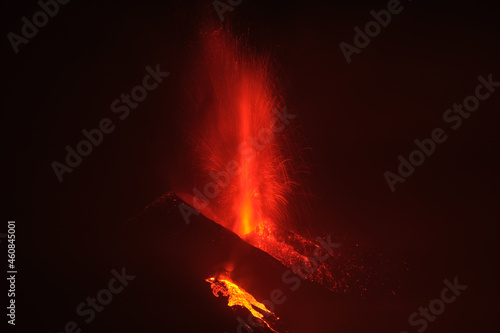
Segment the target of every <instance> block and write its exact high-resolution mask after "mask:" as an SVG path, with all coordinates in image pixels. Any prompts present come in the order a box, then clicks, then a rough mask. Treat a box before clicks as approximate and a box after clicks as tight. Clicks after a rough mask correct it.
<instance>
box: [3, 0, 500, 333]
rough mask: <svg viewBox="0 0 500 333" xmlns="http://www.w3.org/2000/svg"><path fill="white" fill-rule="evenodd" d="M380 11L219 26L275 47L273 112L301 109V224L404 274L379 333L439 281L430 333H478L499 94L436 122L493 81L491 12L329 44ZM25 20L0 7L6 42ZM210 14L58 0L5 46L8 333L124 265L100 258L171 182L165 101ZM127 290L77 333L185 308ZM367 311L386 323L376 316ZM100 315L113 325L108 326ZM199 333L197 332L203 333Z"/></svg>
mask: <svg viewBox="0 0 500 333" xmlns="http://www.w3.org/2000/svg"><path fill="white" fill-rule="evenodd" d="M386 4H387V2H385V1H377V2H370V3H360V2H352V1H351V2H348V1H345V2H338V1H336V2H334V3H331V2H326V1H316V2H310V3H308V2H303V1H301V2H293V1H272V3H269V1H247V0H243V2H242V4H241V5H239V6H237V7H235V9H234V11H233V12H227V13H226V14H225V17H226V21H225V23H228V24H229V23H230V24H232V25H233V26H234V27H235V30H236V31H249V36H250V41H251V43H253V45H254V46H255V47H256V48H257V49H258V48H259V47H261V46H263V45H264V46H265V47H266V48H269V47H274V48H275V49H276V50H277V52H276V54H277V57H278V59H277V62H278V63H279V64H280V66H281V68H280V70H281V72H282V73H284V74H285V75H286V77H284V78H283V80H284V81H285V82H286V84H285V88H286V103H287V105H291V106H293V108H294V109H295V110H297V112H298V113H299V125H298V127H299V129H300V131H301V133H302V135H303V136H304V137H305V138H306V140H307V147H310V148H311V150H310V152H309V153H308V154H309V155H308V156H307V158H308V163H309V164H310V170H311V176H310V177H309V178H310V179H308V183H309V185H310V188H311V192H312V193H313V194H314V197H317V198H319V199H318V200H317V202H316V203H315V206H314V207H316V208H317V209H315V210H314V212H311V215H312V216H314V218H312V219H311V220H312V221H309V222H307V223H304V225H302V226H300V227H301V228H305V229H308V230H309V232H311V233H312V234H326V233H337V234H341V235H343V236H345V237H348V238H350V239H353V240H355V241H356V242H357V243H359V244H360V246H361V247H362V248H363V249H365V251H366V252H374V253H375V252H376V253H383V254H384V257H385V258H387V259H388V260H394V261H395V262H400V261H403V262H406V263H407V265H408V274H406V273H405V274H401V275H400V276H398V278H400V279H401V282H400V285H399V287H400V288H399V290H398V291H397V293H396V295H394V297H393V298H392V299H391V300H390V302H391V303H392V304H396V305H398V304H401V305H400V306H401V308H402V309H403V310H402V312H403V313H407V315H405V316H403V317H401V316H399V315H398V316H396V315H394V316H393V317H392V321H393V324H392V326H393V327H394V331H395V332H399V331H401V330H407V331H409V332H412V331H415V330H414V329H413V328H410V327H409V324H408V321H407V319H408V317H407V316H408V315H410V314H411V313H412V312H413V311H416V310H417V309H418V307H420V306H427V305H428V304H429V301H430V300H431V299H433V298H436V297H438V296H439V293H440V291H441V289H442V288H443V287H444V285H443V283H442V281H443V280H444V279H445V278H448V279H450V280H451V279H453V278H454V277H455V276H457V277H458V279H459V281H460V282H461V283H463V284H466V285H468V289H467V290H466V291H465V292H464V293H463V295H462V296H460V297H459V298H458V299H457V301H456V302H455V303H453V304H451V305H448V306H447V307H446V310H445V312H444V314H442V315H441V316H439V317H438V319H437V320H436V321H435V322H434V323H430V324H429V327H428V329H427V331H428V332H451V331H453V332H471V331H474V332H490V331H494V330H495V329H498V324H497V323H496V319H495V318H496V316H498V314H499V309H498V305H497V303H498V302H497V299H498V287H497V280H496V279H495V278H496V277H497V276H496V273H497V271H498V269H497V264H498V259H497V258H498V257H497V244H496V243H497V235H496V233H495V231H496V230H497V229H498V228H497V223H498V222H499V221H500V220H499V218H498V215H499V214H498V203H499V201H498V200H499V195H498V191H497V188H498V185H499V177H498V175H497V169H498V166H499V165H498V163H497V152H498V150H497V147H498V146H497V132H498V125H499V123H498V120H499V119H500V118H499V115H498V110H499V106H500V97H499V96H497V94H499V93H498V92H496V93H493V94H492V95H491V97H490V98H489V99H487V100H486V101H484V102H481V104H480V107H479V109H478V110H477V111H476V112H475V113H474V114H472V115H471V117H470V118H469V119H466V120H465V121H464V123H463V124H462V126H461V127H460V129H458V130H457V131H453V130H451V129H450V127H449V126H446V125H445V124H444V123H443V121H442V114H443V112H444V111H445V110H446V109H447V108H449V107H451V106H452V105H453V103H461V102H462V101H463V99H464V98H465V97H466V96H468V95H471V94H473V93H474V89H475V87H476V85H477V84H478V81H477V77H478V76H479V75H483V76H484V77H486V76H487V75H488V74H490V73H492V74H493V78H494V80H500V68H499V66H498V59H499V55H500V52H499V48H498V31H499V30H498V14H497V11H496V9H495V8H496V7H495V5H496V4H495V2H485V1H474V2H472V1H462V2H449V3H440V4H437V3H435V2H433V1H423V0H419V1H415V0H414V1H412V2H407V1H405V2H403V3H402V4H403V7H404V10H403V12H402V13H401V14H398V15H395V16H393V18H392V21H391V23H390V24H389V26H388V27H386V28H383V29H382V32H381V33H380V34H379V35H378V36H377V37H374V38H373V39H372V41H371V43H370V45H368V46H367V47H366V48H365V49H363V50H362V51H361V53H360V54H358V55H356V54H355V55H353V57H352V59H353V60H352V63H350V64H347V63H346V61H345V59H344V57H343V55H342V52H341V51H340V48H339V43H341V42H342V41H345V42H347V43H350V44H352V40H353V37H354V31H353V30H352V29H353V27H354V26H360V27H362V26H364V24H366V22H368V21H369V20H372V18H371V16H370V14H369V12H370V10H376V11H378V10H381V9H385V8H386ZM38 10H39V7H38V5H37V4H36V2H35V1H17V2H13V1H12V2H8V3H3V6H2V11H1V12H2V16H3V19H2V28H3V29H2V31H4V34H5V35H6V34H7V33H8V32H9V31H12V32H15V33H18V34H19V33H20V29H21V17H22V16H27V17H29V18H31V15H33V14H34V13H35V12H36V11H38ZM214 14H215V11H214V8H213V7H212V5H211V4H210V2H208V1H206V2H194V1H170V2H166V1H106V2H93V3H89V2H82V1H72V2H70V3H69V4H67V5H64V6H61V8H60V10H59V13H58V14H57V16H56V17H54V18H52V19H50V21H49V23H48V24H47V25H46V26H45V27H43V28H40V29H39V30H40V31H39V33H38V35H37V36H36V37H34V38H33V39H31V40H30V42H29V43H28V44H27V45H21V46H20V52H19V54H17V55H15V54H14V52H13V50H12V48H11V46H10V44H9V42H8V40H7V38H4V44H3V47H4V49H3V52H4V54H5V56H4V61H3V65H4V66H5V69H4V71H3V73H4V75H3V78H4V79H5V87H4V89H3V92H4V94H5V95H4V97H3V98H2V107H3V108H2V125H3V128H4V130H3V134H4V139H3V143H4V152H5V153H4V161H3V166H4V168H5V171H4V173H3V174H4V177H5V178H6V182H5V186H4V191H5V192H4V193H5V195H4V198H5V209H4V222H3V223H4V226H2V227H1V228H0V232H6V226H7V220H16V221H17V222H16V223H17V240H16V246H17V247H18V248H17V254H18V257H17V265H18V267H19V268H18V271H19V272H20V273H19V275H18V283H17V286H18V288H19V289H18V291H19V293H18V294H17V303H18V308H17V323H18V325H16V327H15V329H14V330H12V328H11V327H10V328H9V329H10V331H19V332H21V331H23V332H24V331H25V330H26V329H27V328H36V329H37V330H38V331H45V332H60V331H62V327H63V326H64V323H65V322H67V321H70V320H75V319H77V317H76V315H75V310H74V309H75V307H76V305H77V304H78V303H80V302H81V301H83V300H84V299H85V298H86V297H87V296H91V295H95V293H96V292H97V291H98V290H100V289H102V288H104V287H105V286H106V284H107V282H108V281H109V279H110V277H111V276H110V273H109V271H110V270H111V269H113V268H115V269H119V268H121V266H120V265H122V264H123V265H125V266H127V265H126V262H125V263H123V262H121V261H114V260H113V258H114V255H115V253H117V252H119V251H120V249H118V248H116V247H115V246H114V245H113V244H114V240H115V239H116V238H117V237H119V232H118V230H120V228H121V226H122V225H123V223H124V221H126V220H127V219H128V218H130V217H131V216H133V215H135V214H136V213H137V212H139V211H140V210H141V209H142V208H144V207H145V206H146V205H148V204H149V203H150V202H151V201H153V200H154V199H156V198H157V197H159V196H160V195H161V194H163V193H165V192H168V191H171V190H177V188H174V186H173V184H176V186H177V184H178V183H182V182H179V181H176V182H173V181H172V180H173V179H176V172H179V171H178V170H179V164H181V165H182V162H180V160H179V158H180V157H179V156H182V152H183V149H184V146H183V136H184V129H183V126H185V124H186V119H183V114H182V112H181V111H180V110H183V109H185V105H186V104H187V102H186V101H185V100H183V99H182V96H185V94H184V92H185V90H186V89H189V85H188V84H186V77H187V75H188V74H189V72H190V69H191V67H192V64H190V61H191V60H192V59H193V58H196V55H194V56H193V54H191V50H192V45H193V43H194V41H195V40H196V34H197V31H198V27H199V24H200V22H202V21H203V20H204V19H205V17H206V16H210V15H214ZM156 64H160V68H161V69H162V70H164V71H168V72H170V76H169V77H168V78H166V79H165V80H164V82H163V83H161V84H160V85H159V86H158V88H156V89H155V90H153V91H151V92H149V95H148V97H147V99H146V100H145V101H144V102H142V103H141V104H140V105H139V107H138V108H137V109H136V110H133V111H132V112H131V114H130V116H129V117H128V118H127V119H126V120H124V121H119V120H118V119H117V117H116V115H115V114H113V113H112V112H111V110H110V103H111V102H112V101H113V100H114V99H116V98H118V97H119V96H120V94H121V93H129V92H130V89H131V88H132V87H134V86H136V85H138V84H140V83H141V82H142V78H143V77H144V75H145V74H146V72H145V69H144V68H145V67H146V66H148V65H149V66H151V67H154V66H155V65H156ZM104 117H109V118H111V119H113V121H114V124H115V125H116V129H115V131H114V132H113V133H111V134H108V135H105V137H104V141H103V143H102V144H101V145H100V146H99V147H97V148H94V151H93V152H92V154H91V155H90V156H88V157H86V158H84V160H83V162H82V163H81V165H80V166H78V167H77V168H75V170H74V171H73V172H72V173H71V174H66V175H65V176H64V179H65V180H64V181H63V182H62V183H59V182H58V180H57V178H56V176H55V174H54V172H53V171H52V168H51V166H50V165H51V163H52V161H54V160H57V161H60V162H63V160H64V157H65V155H66V153H65V149H64V147H65V146H66V145H70V146H72V147H75V146H76V144H77V143H78V142H79V141H80V140H81V139H83V136H82V134H81V131H82V130H83V129H91V128H96V127H97V126H98V123H99V121H100V119H102V118H104ZM436 127H443V128H445V129H446V133H447V134H448V140H447V141H446V142H445V143H443V144H441V145H439V146H438V147H437V150H436V152H435V153H434V154H433V155H432V156H431V157H429V158H428V159H427V160H426V161H425V163H424V164H423V165H422V166H420V167H418V168H417V169H416V171H415V172H414V174H413V175H412V176H411V177H409V179H408V180H407V181H406V182H405V183H404V184H398V185H396V192H395V193H391V191H390V190H389V187H388V186H387V184H386V182H385V180H384V177H383V173H384V172H385V171H386V170H389V171H391V172H396V168H397V165H398V162H397V156H398V155H399V154H402V155H403V156H408V154H409V153H410V152H411V151H412V150H413V149H414V148H415V146H414V144H413V140H414V139H417V138H418V139H424V138H427V137H429V136H430V133H431V131H432V130H433V129H434V128H436ZM185 168H189V166H185ZM183 177H185V175H183ZM148 232H151V233H154V232H155V230H150V231H148ZM4 245H5V243H4V241H2V245H1V247H2V249H3V250H2V251H5V253H6V249H5V246H4ZM132 245H133V246H139V247H141V249H142V250H144V249H143V248H142V246H143V245H144V247H147V244H131V245H130V246H132ZM144 252H145V253H147V251H144ZM181 255H182V254H179V256H181ZM159 258H161V256H159ZM160 260H161V259H160ZM125 261H126V260H125ZM4 262H6V260H5V261H4ZM2 267H3V265H2ZM127 267H128V266H127ZM159 267H161V269H162V270H163V271H167V272H171V273H172V274H182V273H181V272H178V271H177V270H176V267H171V266H169V264H168V263H162V264H161V265H160V264H158V266H152V269H151V270H152V271H154V270H155V269H159ZM404 270H406V268H405V269H404ZM130 272H131V273H133V272H134V268H133V267H130ZM151 274H154V273H151ZM138 279H139V278H138ZM136 285H137V287H135V286H134V284H133V282H132V283H131V285H130V286H129V287H127V288H130V289H127V288H126V289H125V291H124V292H123V293H122V294H120V295H118V296H116V299H115V300H113V303H111V304H110V305H109V306H108V307H107V308H106V309H105V310H104V311H103V312H102V313H100V314H99V315H98V316H97V318H96V319H95V320H94V321H93V322H92V323H91V324H89V325H88V326H85V327H83V331H84V332H85V331H87V332H100V331H125V329H126V328H127V325H128V324H127V323H128V320H129V321H131V322H133V323H135V324H137V323H139V322H140V320H145V321H147V320H148V319H147V313H148V311H149V310H148V309H149V308H155V309H156V310H155V311H158V309H161V308H163V307H164V308H165V309H169V308H172V307H174V305H175V304H176V303H177V302H181V303H182V302H183V301H182V300H181V299H179V298H178V297H172V298H171V299H169V298H167V299H162V300H158V299H153V298H152V297H148V296H147V295H151V294H152V293H154V291H153V290H154V289H155V288H161V287H162V286H149V288H151V289H150V290H149V289H147V287H148V286H144V285H143V284H141V283H140V282H139V283H137V284H136ZM134 288H135V289H134ZM141 288H145V289H141ZM164 288H165V289H166V290H169V288H171V289H175V286H168V285H165V286H164ZM207 288H208V287H207ZM129 290H130V292H129ZM2 294H4V293H3V292H2ZM127 294H129V295H127ZM133 295H144V296H143V298H142V299H141V298H137V297H135V298H134V296H133ZM3 297H5V299H6V296H3ZM141 311H142V312H141ZM373 311H378V312H379V313H381V316H387V313H386V311H385V308H384V306H379V307H374V310H373ZM165 312H166V313H165V323H158V331H160V329H161V330H167V331H179V330H181V329H183V327H178V326H176V325H179V321H178V320H173V318H175V317H178V315H179V314H178V313H176V312H175V311H173V312H169V313H167V311H165ZM108 313H110V314H109V315H108ZM117 317H118V318H121V320H122V322H121V324H117V323H116V322H114V323H112V324H111V323H110V321H112V320H114V319H111V318H117ZM4 320H5V318H4V319H2V321H4ZM213 320H214V321H217V319H216V318H215V319H213ZM192 321H194V322H196V320H192ZM167 323H170V325H169V324H167ZM137 325H138V324H137ZM162 325H165V327H162ZM193 325H194V324H193V323H191V326H189V327H190V328H193V327H194V326H193ZM134 327H137V326H134ZM199 327H200V328H199V329H200V330H204V331H208V332H211V331H212V330H211V328H210V327H211V326H210V323H206V322H203V323H201V322H200V323H199ZM184 329H185V330H186V331H190V329H186V328H185V327H184ZM377 329H378V327H376V326H374V327H373V330H372V331H373V332H378V330H377ZM328 331H331V332H334V331H336V330H335V327H332V328H331V330H328ZM350 331H352V332H356V331H357V330H356V328H355V327H353V328H352V330H350Z"/></svg>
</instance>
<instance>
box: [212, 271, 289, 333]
mask: <svg viewBox="0 0 500 333" xmlns="http://www.w3.org/2000/svg"><path fill="white" fill-rule="evenodd" d="M205 281H207V282H209V283H210V285H211V288H212V292H213V294H214V295H215V296H216V297H219V296H220V295H219V293H221V294H222V295H223V296H227V297H228V303H227V305H228V306H229V307H235V306H241V307H244V308H246V309H247V310H248V311H250V313H251V314H252V316H253V317H254V318H257V319H258V320H260V321H262V322H263V323H264V324H266V326H267V327H268V328H269V329H270V330H272V331H273V332H276V333H279V332H278V331H276V330H275V329H273V328H272V327H271V325H270V323H269V322H268V321H267V320H266V319H264V317H266V318H268V317H274V318H275V319H279V318H278V317H276V316H274V313H272V312H271V311H270V310H269V309H267V308H266V306H265V305H264V304H262V303H260V302H258V301H257V300H256V299H255V297H253V296H252V295H251V294H250V293H248V292H247V291H245V289H243V288H241V287H239V286H238V285H236V284H235V283H234V282H232V281H230V280H229V279H224V278H220V279H216V278H214V277H211V278H209V279H206V280H205Z"/></svg>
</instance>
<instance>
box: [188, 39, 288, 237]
mask: <svg viewBox="0 0 500 333" xmlns="http://www.w3.org/2000/svg"><path fill="white" fill-rule="evenodd" d="M203 41H204V51H203V52H204V54H205V60H206V63H205V64H204V65H205V66H204V67H205V68H204V70H205V72H207V73H208V79H209V82H210V85H211V89H210V91H211V95H210V97H209V98H210V100H211V102H212V103H211V104H210V106H209V107H206V105H205V108H206V110H205V111H206V119H204V122H203V127H202V129H201V132H202V133H201V135H199V134H198V135H197V138H196V150H197V153H198V156H199V159H200V167H201V170H202V172H205V173H206V174H219V173H220V172H221V171H224V170H226V169H227V164H228V163H229V162H230V161H232V162H234V163H235V164H236V165H237V168H238V171H239V172H238V173H236V174H232V175H231V177H230V181H229V182H228V184H223V182H220V183H219V184H218V185H219V193H218V194H217V196H216V197H215V198H214V199H213V200H211V207H210V209H211V210H212V211H213V212H214V214H215V215H217V216H219V217H220V219H219V221H217V222H219V223H221V224H223V225H224V226H225V227H226V228H228V229H230V230H232V231H233V232H235V233H236V234H238V235H239V236H240V237H244V236H246V235H248V234H249V233H251V232H252V230H254V229H255V228H256V226H257V225H258V224H259V223H266V222H265V221H266V220H268V219H271V220H272V219H277V218H279V217H280V216H281V215H282V212H283V211H284V210H285V204H286V199H285V198H286V196H287V195H288V193H289V192H290V182H289V181H288V179H287V178H286V177H285V176H284V175H286V174H287V173H286V171H285V170H284V168H285V166H284V163H283V160H284V158H283V153H282V150H281V148H280V147H281V146H280V140H283V139H282V138H281V137H280V136H279V135H281V136H282V135H283V134H281V133H279V135H277V134H274V132H273V131H272V130H271V129H272V128H273V126H275V125H276V124H277V123H278V122H279V120H277V118H276V117H275V115H274V111H273V110H274V109H276V110H279V109H281V108H282V107H284V105H283V104H282V102H281V100H282V98H281V97H280V94H279V93H278V91H277V89H276V88H275V85H274V81H275V80H274V79H273V78H272V77H271V74H270V73H271V70H270V65H269V62H268V59H267V58H265V57H257V56H255V55H253V54H252V53H251V52H249V51H248V50H243V51H242V48H243V47H242V45H241V44H240V43H241V42H239V41H237V40H235V38H233V37H232V36H230V35H229V34H228V33H227V32H225V31H224V30H217V31H216V32H214V33H206V34H204V35H203ZM205 99H206V97H205ZM278 125H281V124H278ZM200 138H201V141H200ZM200 187H201V186H200ZM220 221H222V222H220Z"/></svg>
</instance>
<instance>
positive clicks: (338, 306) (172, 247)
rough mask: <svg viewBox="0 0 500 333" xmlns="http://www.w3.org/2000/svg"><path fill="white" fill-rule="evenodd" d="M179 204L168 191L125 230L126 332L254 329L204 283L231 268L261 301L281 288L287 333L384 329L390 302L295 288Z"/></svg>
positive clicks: (269, 260)
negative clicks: (377, 313) (378, 312)
mask: <svg viewBox="0 0 500 333" xmlns="http://www.w3.org/2000/svg"><path fill="white" fill-rule="evenodd" d="M179 204H181V205H184V204H185V203H184V202H183V201H182V200H180V199H179V198H178V197H177V196H176V195H174V194H166V195H164V196H162V197H161V198H159V199H158V200H156V201H155V202H153V203H152V204H151V205H150V206H148V207H146V208H145V209H144V210H143V211H142V212H140V213H139V214H138V215H137V216H135V217H134V218H132V219H130V220H129V221H127V223H126V225H125V226H124V227H123V230H121V232H120V235H119V237H118V238H119V241H118V243H117V244H116V249H117V251H116V257H115V258H113V260H114V261H117V262H120V263H123V266H125V267H127V269H129V270H130V271H133V272H134V274H135V275H136V279H135V280H134V282H133V284H131V286H130V290H127V293H128V296H127V304H126V305H124V306H125V307H127V309H123V311H124V312H125V313H129V314H130V315H129V316H128V318H127V319H126V320H125V321H124V322H126V324H125V325H126V327H124V328H123V329H126V330H127V331H133V330H135V329H137V330H140V331H148V330H151V331H155V332H156V331H159V330H160V329H161V328H162V327H164V328H165V329H166V330H167V331H172V329H173V328H175V330H178V331H180V330H182V331H184V332H198V331H203V332H250V331H249V330H246V329H242V328H241V327H240V330H238V326H239V322H238V321H237V318H238V317H242V318H243V319H244V320H246V321H247V318H248V312H247V311H246V310H241V311H235V310H233V309H231V308H229V307H228V306H227V305H226V304H227V300H226V298H224V297H218V298H217V297H215V296H214V295H213V294H212V291H211V288H210V284H209V283H207V282H206V281H205V279H207V278H209V277H211V276H212V275H213V274H214V273H216V272H218V271H220V270H222V269H224V268H226V267H229V266H231V267H233V268H234V269H233V272H232V275H231V277H232V279H233V280H234V281H235V282H236V283H237V284H238V285H240V286H241V287H243V288H244V289H245V290H247V291H248V292H250V293H251V294H252V295H254V296H255V298H256V299H257V300H258V301H263V300H269V299H271V292H272V291H273V290H276V289H279V290H280V291H281V292H282V293H283V296H282V297H281V298H283V297H285V299H284V302H283V303H282V304H279V305H276V306H275V309H274V312H275V313H276V315H277V316H278V317H279V318H280V321H281V323H282V325H283V328H284V329H286V330H287V331H289V332H304V333H305V332H349V331H352V332H356V331H358V330H359V331H361V330H363V329H369V328H370V327H374V326H379V325H380V321H381V318H378V317H377V320H375V321H376V322H377V323H374V322H373V320H374V318H373V316H374V315H372V313H373V311H372V310H373V308H374V307H379V306H380V303H379V302H380V301H381V302H383V303H381V304H383V306H384V307H385V308H386V309H387V310H389V312H391V311H393V310H394V309H388V307H387V300H385V301H384V300H377V302H376V303H377V304H372V305H371V306H368V304H369V303H372V302H368V301H367V300H366V299H365V300H361V299H359V298H357V297H353V296H350V297H347V296H345V295H335V294H333V293H332V292H330V291H328V290H327V289H324V288H323V287H321V286H319V285H316V284H313V283H311V282H309V281H300V285H299V286H298V288H296V290H292V287H294V286H295V287H296V282H292V280H291V279H294V277H295V275H294V274H289V275H288V280H287V281H284V280H283V279H282V276H283V274H284V273H285V272H286V271H288V269H287V268H286V267H285V266H283V265H282V264H281V263H279V262H278V261H277V260H275V259H274V258H273V257H271V256H270V255H268V254H267V253H265V252H263V251H261V250H259V249H257V248H255V247H253V246H251V245H249V244H247V243H246V242H244V241H243V240H242V239H240V238H239V237H238V236H237V235H235V234H234V233H233V232H231V231H229V230H227V229H225V228H223V227H221V226H220V225H218V224H217V223H215V222H213V221H211V220H209V219H207V218H205V217H204V216H203V215H201V214H199V215H195V214H193V215H191V216H190V223H189V224H187V223H186V222H185V219H184V218H183V216H182V214H181V211H180V210H179ZM293 281H297V279H295V280H293ZM285 282H286V283H285ZM369 308H371V309H369ZM122 313H123V312H122ZM403 317H404V316H403ZM360 318H363V320H360ZM121 320H123V318H121ZM389 322H390V321H389ZM258 331H259V330H258V329H254V332H258Z"/></svg>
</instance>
